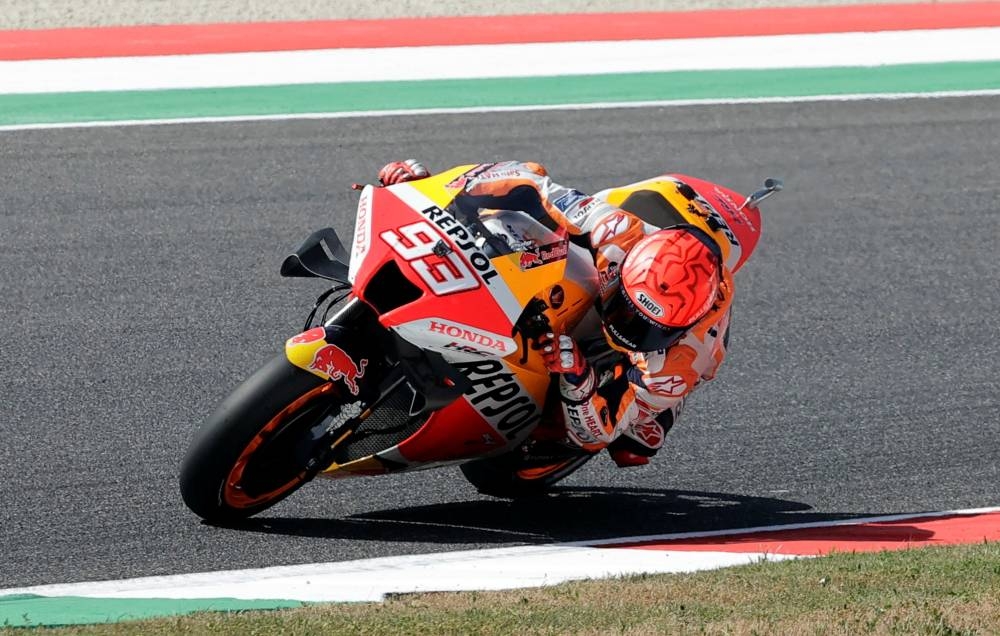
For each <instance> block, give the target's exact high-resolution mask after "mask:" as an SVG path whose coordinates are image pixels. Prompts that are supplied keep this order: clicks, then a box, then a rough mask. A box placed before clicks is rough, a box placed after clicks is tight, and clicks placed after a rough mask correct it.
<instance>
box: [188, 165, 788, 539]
mask: <svg viewBox="0 0 1000 636" xmlns="http://www.w3.org/2000/svg"><path fill="white" fill-rule="evenodd" d="M486 169H488V167H487V166H485V165H484V166H461V167H458V168H454V169H452V170H450V171H447V172H444V173H441V174H438V175H436V176H433V177H430V178H426V179H421V180H418V181H412V182H409V183H401V184H397V185H393V186H388V187H377V186H372V185H368V186H364V187H363V188H362V187H361V186H357V188H358V189H360V190H361V195H360V198H359V201H358V207H357V214H356V219H355V228H354V235H353V237H351V240H350V256H349V257H348V253H347V249H346V248H345V247H344V246H343V244H342V243H341V241H340V239H339V237H338V235H337V233H336V231H334V230H333V229H331V228H326V229H322V230H319V231H318V232H315V233H314V234H312V235H311V236H309V237H308V238H307V239H306V240H305V242H304V243H302V245H301V246H300V247H299V248H298V249H297V250H295V252H294V253H292V254H291V255H290V256H288V257H287V258H286V259H285V260H284V262H283V263H282V264H281V274H282V275H283V276H292V277H319V278H322V279H326V280H328V281H330V282H331V287H330V288H329V289H328V290H326V291H325V292H324V293H323V294H322V295H321V296H320V298H319V299H318V300H317V301H316V303H315V305H314V306H313V308H312V311H311V312H310V314H309V316H308V318H307V319H306V324H305V327H304V330H303V331H302V332H301V333H299V334H298V335H295V336H293V337H291V338H289V339H288V340H287V341H286V342H285V348H284V352H283V353H282V354H280V355H278V356H276V357H275V358H273V359H271V360H270V361H269V362H268V363H267V364H265V365H264V366H263V367H262V368H260V369H259V370H258V371H257V372H256V373H254V374H253V375H252V376H251V377H250V378H249V379H247V380H246V381H244V382H243V383H242V384H241V385H240V386H238V387H237V388H236V389H235V390H234V391H233V392H232V393H231V394H230V395H229V396H228V397H227V398H226V399H225V400H224V401H223V402H222V404H221V405H220V406H219V407H218V408H217V410H216V411H215V413H214V414H213V415H212V416H211V417H209V419H208V420H207V421H206V422H205V423H204V424H203V425H202V426H201V427H200V429H199V430H198V431H197V432H196V434H195V436H194V439H193V440H192V442H191V445H190V447H189V449H188V452H187V454H186V456H185V457H184V460H183V463H182V466H181V471H180V489H181V494H182V496H183V499H184V502H185V503H186V504H187V506H188V507H189V508H190V509H191V510H192V511H193V512H194V513H196V514H197V515H199V516H201V517H202V518H203V519H205V520H207V521H209V522H214V523H227V522H235V521H238V520H240V519H243V518H245V517H249V516H250V515H253V514H256V513H258V512H260V511H262V510H264V509H266V508H268V507H270V506H272V505H274V504H275V503H277V502H278V501H281V500H282V499H284V498H285V497H287V496H288V495H290V494H291V493H292V492H294V491H295V490H296V489H298V488H299V487H300V486H302V485H303V484H305V483H306V482H308V481H310V480H312V479H313V478H315V477H324V478H329V479H343V478H353V477H360V476H371V475H383V474H388V473H396V472H402V471H411V470H418V469H427V468H434V467H441V466H450V465H456V464H458V465H460V466H461V471H462V473H463V474H464V475H465V477H466V479H468V481H469V482H471V483H472V484H473V485H474V486H475V487H476V488H477V489H478V490H479V491H480V492H483V493H486V494H490V495H495V496H501V497H519V496H525V495H533V494H538V493H541V492H544V491H545V490H546V489H547V488H549V487H550V486H552V485H553V484H555V483H556V482H558V481H559V480H561V479H563V478H565V477H566V476H568V475H570V474H571V473H573V472H574V471H575V470H577V469H578V468H580V467H581V466H582V465H583V464H584V463H586V462H587V461H588V460H590V459H591V458H592V457H593V456H594V454H593V453H590V452H587V451H584V450H582V449H580V448H577V447H575V446H573V445H571V444H567V443H564V439H565V432H564V431H565V429H564V425H563V423H562V421H561V417H562V416H561V409H560V408H559V398H558V389H557V388H556V386H555V385H556V384H557V383H554V382H551V381H550V380H551V377H550V374H549V372H548V371H547V370H546V367H545V365H544V363H543V361H542V357H541V355H540V353H539V351H538V350H537V349H536V348H534V347H533V346H532V345H533V344H534V342H535V341H536V340H537V338H538V337H539V336H541V335H542V334H544V333H547V332H549V331H555V332H561V333H573V334H574V335H576V334H582V335H581V336H579V337H578V342H580V344H581V347H582V348H583V350H584V352H585V354H586V356H587V358H588V360H589V361H590V363H591V365H592V366H593V368H594V369H595V372H596V373H597V374H598V376H597V377H598V378H600V380H599V381H600V382H605V381H608V379H610V378H613V377H615V375H616V373H617V374H618V375H620V370H621V369H623V368H624V365H626V364H628V360H627V358H625V356H623V355H622V354H620V353H618V352H616V351H615V350H613V349H611V348H609V347H608V346H607V345H606V344H605V343H604V339H603V337H600V336H596V337H594V336H591V337H587V336H586V334H594V333H597V334H599V333H600V328H599V326H600V323H599V322H596V321H599V319H600V318H599V316H597V313H596V311H595V309H594V298H595V296H596V295H597V290H598V286H599V285H600V283H601V281H599V280H597V277H598V275H597V272H596V269H595V268H594V266H593V260H592V257H591V255H590V253H589V252H588V251H587V250H586V249H585V248H583V247H581V246H578V245H577V244H575V243H573V242H572V241H571V240H570V237H569V236H568V235H566V233H565V232H564V231H562V230H561V229H559V228H558V227H555V226H553V225H552V224H551V223H549V224H544V223H542V222H540V221H539V220H536V219H535V218H532V217H531V216H529V215H528V214H525V213H522V212H517V211H497V210H489V211H487V210H479V209H475V208H473V209H469V206H468V205H464V204H463V199H462V197H461V193H462V192H463V188H464V186H465V184H466V182H467V180H468V179H469V178H470V177H471V176H473V175H475V174H478V173H481V172H482V171H483V170H486ZM477 171H478V172H477ZM781 188H782V184H781V182H780V181H779V180H776V179H768V180H766V181H765V182H764V187H763V188H762V189H760V190H758V191H756V192H754V193H753V194H752V195H750V196H749V197H746V198H744V197H743V196H741V195H739V194H737V193H736V192H734V191H732V190H730V189H728V188H725V187H723V186H720V185H716V184H714V183H711V182H708V181H704V180H701V179H696V178H693V177H687V176H684V175H664V176H660V177H656V178H654V179H650V180H647V181H641V182H638V183H635V184H631V185H629V186H625V187H623V188H617V189H611V190H606V191H604V192H601V193H598V194H597V195H595V196H598V197H602V198H604V199H606V200H608V201H609V202H610V203H612V204H614V205H617V206H618V207H620V208H622V209H625V210H628V211H630V212H632V213H634V214H637V215H638V216H640V217H641V218H643V219H644V220H645V221H647V222H648V223H651V224H653V225H655V226H657V227H665V226H669V225H674V224H676V223H678V222H684V223H692V224H695V225H697V226H699V227H701V228H703V229H704V230H705V231H707V232H710V233H711V234H712V235H713V236H714V237H716V239H717V240H718V242H719V243H720V245H721V247H722V248H723V249H722V251H723V257H724V259H725V261H726V263H727V265H728V266H729V267H730V268H731V269H732V270H734V271H735V270H736V269H738V268H739V267H740V266H741V265H742V264H743V263H744V262H745V261H746V259H747V258H748V257H749V256H750V253H751V252H752V251H753V249H754V247H755V246H756V244H757V239H758V237H759V233H760V226H761V223H760V212H759V209H758V207H757V206H758V203H759V202H760V201H762V200H763V199H764V198H766V197H768V196H770V195H771V194H773V193H774V192H777V191H778V190H780V189H781ZM320 308H323V309H322V312H321V311H320ZM331 312H332V316H330V313H331ZM317 316H318V318H317Z"/></svg>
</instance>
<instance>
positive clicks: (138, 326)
mask: <svg viewBox="0 0 1000 636" xmlns="http://www.w3.org/2000/svg"><path fill="white" fill-rule="evenodd" d="M0 142H2V143H0V212H2V214H0V259H2V260H0V262H2V278H0V292H2V298H3V299H4V301H5V302H4V310H3V321H2V323H0V357H2V369H3V372H2V377H0V382H2V416H3V417H2V418H0V434H2V436H3V444H2V445H0V466H2V471H3V472H2V474H3V479H2V480H0V505H2V509H3V523H0V550H2V559H0V586H4V587H7V586H17V585H30V584H41V583H56V582H69V581H79V580H96V579H110V578H119V577H132V576H141V575H156V574H168V573H181V572H189V571H205V570H216V569H231V568H245V567H259V566H268V565H279V564H293V563H304V562H316V561H338V560H346V559H356V558H363V557H374V556H383V555H395V554H404V553H422V552H435V551H444V550H455V549H470V548H480V547H496V546H504V545H512V544H523V543H539V542H551V541H565V540H581V539H599V538H607V537H613V536H621V535H637V534H652V533H666V532H677V531H690V530H707V529H718V528H728V527H745V526H757V525H762V524H773V523H789V522H800V521H811V520H818V519H830V518H842V517H851V516H858V515H881V514H889V513H910V512H919V511H930V510H940V509H952V508H967V507H980V506H992V505H997V504H1000V501H998V493H997V490H998V488H997V487H998V486H1000V468H998V463H997V459H998V457H1000V423H998V411H1000V399H998V395H1000V373H998V367H1000V365H998V362H997V355H998V353H1000V345H998V343H1000V320H998V319H997V315H998V314H1000V299H998V295H997V283H998V281H1000V271H998V266H997V262H996V248H995V243H996V241H997V240H998V239H1000V214H998V211H997V207H998V202H1000V179H998V178H997V175H998V174H1000V98H997V97H982V98H964V99H952V98H949V99H913V100H906V101H892V102H855V103H814V104H773V105H730V106H701V107H681V108H647V109H625V110H617V111H576V112H539V113H507V114H478V115H456V116H433V117H432V116H413V117H394V118H374V119H360V118H359V119H343V120H329V121H287V122H261V123H226V124H199V125H176V126H147V127H134V128H102V129H87V130H48V131H24V132H8V133H0ZM408 156H416V157H420V158H422V159H423V160H425V161H426V162H427V163H428V164H429V165H430V166H431V167H433V168H435V169H441V168H443V167H446V166H449V165H455V164H459V163H468V162H476V161H480V160H491V159H501V158H525V159H535V160H540V161H542V162H544V163H546V164H547V165H548V166H549V167H550V170H551V172H552V173H553V174H554V175H555V176H556V178H557V180H561V181H562V182H564V183H568V184H574V185H576V186H578V187H580V188H581V189H584V190H596V189H599V188H603V187H606V186H610V185H613V184H620V183H627V182H629V181H633V180H637V179H640V178H645V177H647V176H651V175H654V174H657V173H659V172H661V171H664V170H670V171H677V172H684V173H688V174H692V175H698V176H703V177H706V178H709V179H713V180H716V181H718V182H721V183H725V184H727V185H729V186H731V187H734V188H736V189H739V190H742V191H748V190H751V189H753V188H754V187H755V186H756V185H757V184H758V183H759V182H760V180H761V179H762V178H763V177H765V176H779V177H783V178H784V179H785V182H786V186H787V190H786V191H785V192H783V193H782V194H781V195H779V196H777V197H775V198H774V199H773V200H772V201H773V202H772V203H769V204H768V205H766V210H765V215H766V216H765V221H766V222H765V231H764V238H763V241H762V243H761V245H760V247H759V248H758V250H757V253H756V254H755V255H754V258H753V259H752V260H751V261H750V262H749V264H748V265H747V266H746V267H745V268H744V270H742V271H741V272H740V273H739V274H738V276H737V300H736V305H735V314H734V333H733V338H732V352H731V355H730V357H729V359H728V360H727V362H726V364H725V366H724V368H723V369H722V371H721V373H720V376H719V378H718V379H717V380H716V381H715V382H713V383H710V384H709V385H707V386H705V387H704V388H703V389H701V390H700V391H699V392H698V393H697V394H696V396H695V397H694V398H693V399H692V400H691V402H690V405H689V407H688V409H687V413H686V415H685V417H684V419H683V420H682V424H681V425H680V426H679V427H678V428H676V429H675V430H674V431H673V432H672V433H671V434H670V436H669V439H668V441H669V444H668V447H667V448H666V449H665V450H664V451H662V452H661V453H660V456H659V457H657V458H656V461H655V463H654V464H653V465H651V466H649V467H646V468H642V469H631V470H617V469H616V468H614V466H613V464H612V463H611V462H610V460H609V459H608V458H607V457H605V456H602V457H600V458H599V459H597V460H595V461H593V462H591V463H590V464H588V465H587V466H585V467H584V469H582V470H581V471H579V472H578V473H577V474H576V475H574V476H573V477H571V478H570V479H569V480H567V481H566V482H565V487H561V488H559V489H557V490H556V491H555V493H554V494H553V495H551V496H549V497H545V498H542V499H540V500H530V501H523V502H514V503H511V502H507V501H504V500H497V499H491V498H488V497H483V496H479V495H477V494H476V492H475V491H474V490H473V489H472V487H471V486H469V485H467V484H466V483H465V482H464V481H463V479H462V478H461V475H460V473H459V472H458V470H457V469H446V470H438V471H428V472H424V473H417V474H412V475H402V476H396V477H387V478H369V479H362V480H356V481H352V482H351V481H345V482H340V483H330V482H317V483H315V484H311V485H309V486H307V487H305V488H304V489H303V490H302V491H300V492H299V493H297V494H296V495H293V496H292V497H291V498H290V499H288V500H286V501H285V502H284V503H282V504H281V505H279V506H277V507H275V508H274V509H272V510H271V511H268V512H267V513H265V514H264V515H262V516H261V518H260V519H259V520H257V521H255V522H254V523H252V524H249V525H247V526H246V527H244V528H240V529H222V528H216V527H211V526H207V525H203V524H202V523H200V522H199V521H198V519H196V518H195V517H194V516H193V515H192V514H190V513H189V512H188V511H187V510H186V509H185V508H184V506H183V504H182V502H181V501H180V498H179V495H178V492H177V470H178V464H179V461H180V458H181V456H182V454H183V452H184V450H185V448H186V445H187V441H188V439H189V438H190V436H191V434H192V431H193V430H194V429H195V427H196V426H197V425H198V424H199V422H200V421H201V420H202V419H203V418H204V417H205V416H206V415H207V414H208V413H209V412H210V411H211V410H212V409H213V408H214V406H215V405H216V404H217V403H218V402H219V401H220V400H221V399H222V397H223V396H224V395H225V394H226V393H227V392H228V391H229V390H230V389H231V388H232V387H233V386H235V384H236V383H237V382H238V381H239V380H240V379H241V378H243V377H245V376H246V375H248V374H249V373H250V372H251V371H252V370H253V369H254V368H256V367H257V366H258V365H259V364H261V363H262V362H263V361H265V360H266V359H268V358H269V357H270V356H271V355H273V354H275V352H277V351H279V350H280V347H281V343H282V342H283V340H284V339H285V338H286V337H288V336H289V335H291V334H293V333H295V332H296V331H297V330H298V327H299V326H300V324H301V321H302V319H303V318H304V316H305V313H306V311H307V309H308V307H309V306H310V304H311V302H312V300H313V297H314V295H315V293H317V292H318V291H320V290H321V289H322V288H323V286H322V284H320V283H317V282H316V281H303V280H283V279H281V278H280V277H279V276H278V273H277V272H278V265H279V263H280V261H281V258H282V257H283V255H284V254H285V253H286V252H287V251H288V250H289V249H290V248H292V247H293V246H294V245H295V244H296V243H297V242H298V241H299V240H300V239H301V238H303V237H305V236H306V235H307V234H308V233H309V232H310V231H312V230H313V229H315V228H318V227H322V226H324V225H332V226H333V227H335V228H337V229H338V230H341V231H343V232H345V233H349V231H350V229H351V222H352V219H353V208H354V202H355V201H356V193H354V192H352V191H351V190H350V189H349V188H348V184H349V183H351V182H352V181H365V180H366V179H367V180H370V179H371V177H372V175H373V173H374V172H375V171H376V170H377V168H378V167H379V166H380V165H381V164H382V163H383V162H385V161H387V160H390V159H393V158H399V157H408Z"/></svg>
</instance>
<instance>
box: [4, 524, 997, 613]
mask: <svg viewBox="0 0 1000 636" xmlns="http://www.w3.org/2000/svg"><path fill="white" fill-rule="evenodd" d="M997 540H1000V509H997V508H984V509H978V510H958V511H951V512H940V513H927V514H920V515H895V516H886V517H870V518H865V519H850V520H844V521H826V522H818V523H802V524H793V525H783V526H773V527H760V528H748V529H742V530H721V531H716V532H689V533H681V534H667V535H659V536H646V537H631V538H623V539H612V540H608V541H599V542H578V543H559V544H552V545H541V546H524V547H513V548H495V549H487V550H467V551H462V552H445V553H438V554H425V555H412V556H397V557H383V558H377V559H364V560H359V561H344V562H339V563H315V564H307V565H293V566H280V567H270V568H260V569H256V570H234V571H229V572H203V573H196V574H181V575H174V576H158V577H145V578H138V579H127V580H121V581H98V582H92V583H69V584H63V585H43V586H35V587H28V588H20V589H7V590H0V623H2V624H6V625H10V626H22V625H26V624H34V625H39V624H41V625H59V624H74V623H93V622H108V621H118V620H123V617H127V618H142V617H148V616H165V615H175V614H184V613H189V612H193V611H198V610H238V609H254V608H258V609H260V608H265V607H272V608H284V607H295V606H298V605H301V604H303V603H311V602H330V601H341V602H343V601H352V602H357V601H378V600H382V599H383V598H384V597H385V596H386V595H387V594H397V593H408V592H430V591H439V592H441V591H463V590H497V589H511V588H521V587H539V586H544V585H555V584H557V583H562V582H564V581H572V580H579V579H589V578H604V577H612V576H624V575H629V574H641V573H679V572H695V571H699V570H711V569H716V568H723V567H731V566H736V565H744V564H748V563H759V562H761V561H765V560H769V561H778V560H784V559H791V558H801V557H814V556H821V555H825V554H829V553H831V552H833V551H837V552H875V551H880V550H899V549H905V548H913V547H921V546H930V545H955V544H962V543H965V544H968V543H980V542H983V541H997ZM265 599H269V600H265ZM26 616H27V617H30V618H31V619H32V620H29V619H26V618H25V617H26Z"/></svg>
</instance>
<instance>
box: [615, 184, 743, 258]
mask: <svg viewBox="0 0 1000 636" xmlns="http://www.w3.org/2000/svg"><path fill="white" fill-rule="evenodd" d="M640 190H652V191H654V192H657V193H658V194H660V195H661V196H663V197H664V198H665V199H666V200H667V202H668V203H669V204H670V206H672V207H673V208H674V209H676V210H677V212H678V213H680V214H681V216H683V217H684V219H685V221H686V222H688V223H691V224H692V225H694V226H696V227H699V228H701V229H702V230H704V231H705V232H707V233H708V234H709V235H710V236H711V237H712V238H714V239H715V241H716V242H717V243H718V244H719V247H720V248H721V249H722V256H723V261H724V262H725V263H726V266H727V267H729V269H730V271H733V272H735V271H737V270H738V269H739V268H740V267H742V266H743V263H745V262H746V260H747V258H749V257H750V254H751V253H752V252H753V250H754V248H755V247H756V246H757V241H758V240H759V238H760V227H761V218H760V211H759V210H757V208H754V207H749V206H748V207H743V208H740V204H739V203H737V202H738V201H742V200H743V197H742V196H741V195H739V194H738V193H736V192H735V191H733V190H730V189H729V188H725V187H723V186H720V185H717V184H715V183H711V182H709V181H705V180H703V179H696V178H694V177H689V176H686V175H681V174H667V175H663V176H660V177H655V178H653V179H647V180H644V181H639V182H636V183H632V184H629V185H627V186H623V187H621V188H613V189H610V190H605V191H603V192H599V193H598V194H597V196H599V197H602V198H604V199H606V200H607V201H608V203H610V204H612V205H617V206H620V205H622V203H623V202H624V201H625V199H627V198H628V197H629V195H631V194H633V193H635V192H637V191H640Z"/></svg>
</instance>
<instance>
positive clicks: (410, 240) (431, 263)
mask: <svg viewBox="0 0 1000 636" xmlns="http://www.w3.org/2000/svg"><path fill="white" fill-rule="evenodd" d="M379 236H381V237H382V240H383V241H385V242H386V243H388V244H389V247H391V248H392V250H393V251H394V252H396V253H397V254H399V256H400V257H401V258H402V259H403V260H405V261H406V262H407V263H409V265H410V267H412V268H413V271H415V272H416V273H417V275H418V276H420V278H421V280H423V281H424V282H425V283H427V286H428V287H430V289H431V291H432V292H434V295H436V296H443V295H445V294H454V293H455V292H460V291H466V290H469V289H475V288H477V287H479V280H478V279H477V278H476V275H475V274H474V273H473V272H472V270H471V269H469V266H468V265H467V264H466V263H465V261H464V260H463V259H462V257H461V256H459V254H458V253H457V252H454V251H449V252H448V253H447V254H445V255H443V256H438V255H437V254H435V253H434V246H435V245H437V244H438V242H439V241H442V240H443V239H442V237H441V235H440V234H439V233H438V231H437V230H436V229H435V228H434V226H432V225H431V224H430V223H428V222H427V221H418V222H416V223H411V224H410V225H404V226H402V227H400V228H398V229H396V230H386V231H385V232H382V233H381V234H380V235H379Z"/></svg>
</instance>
